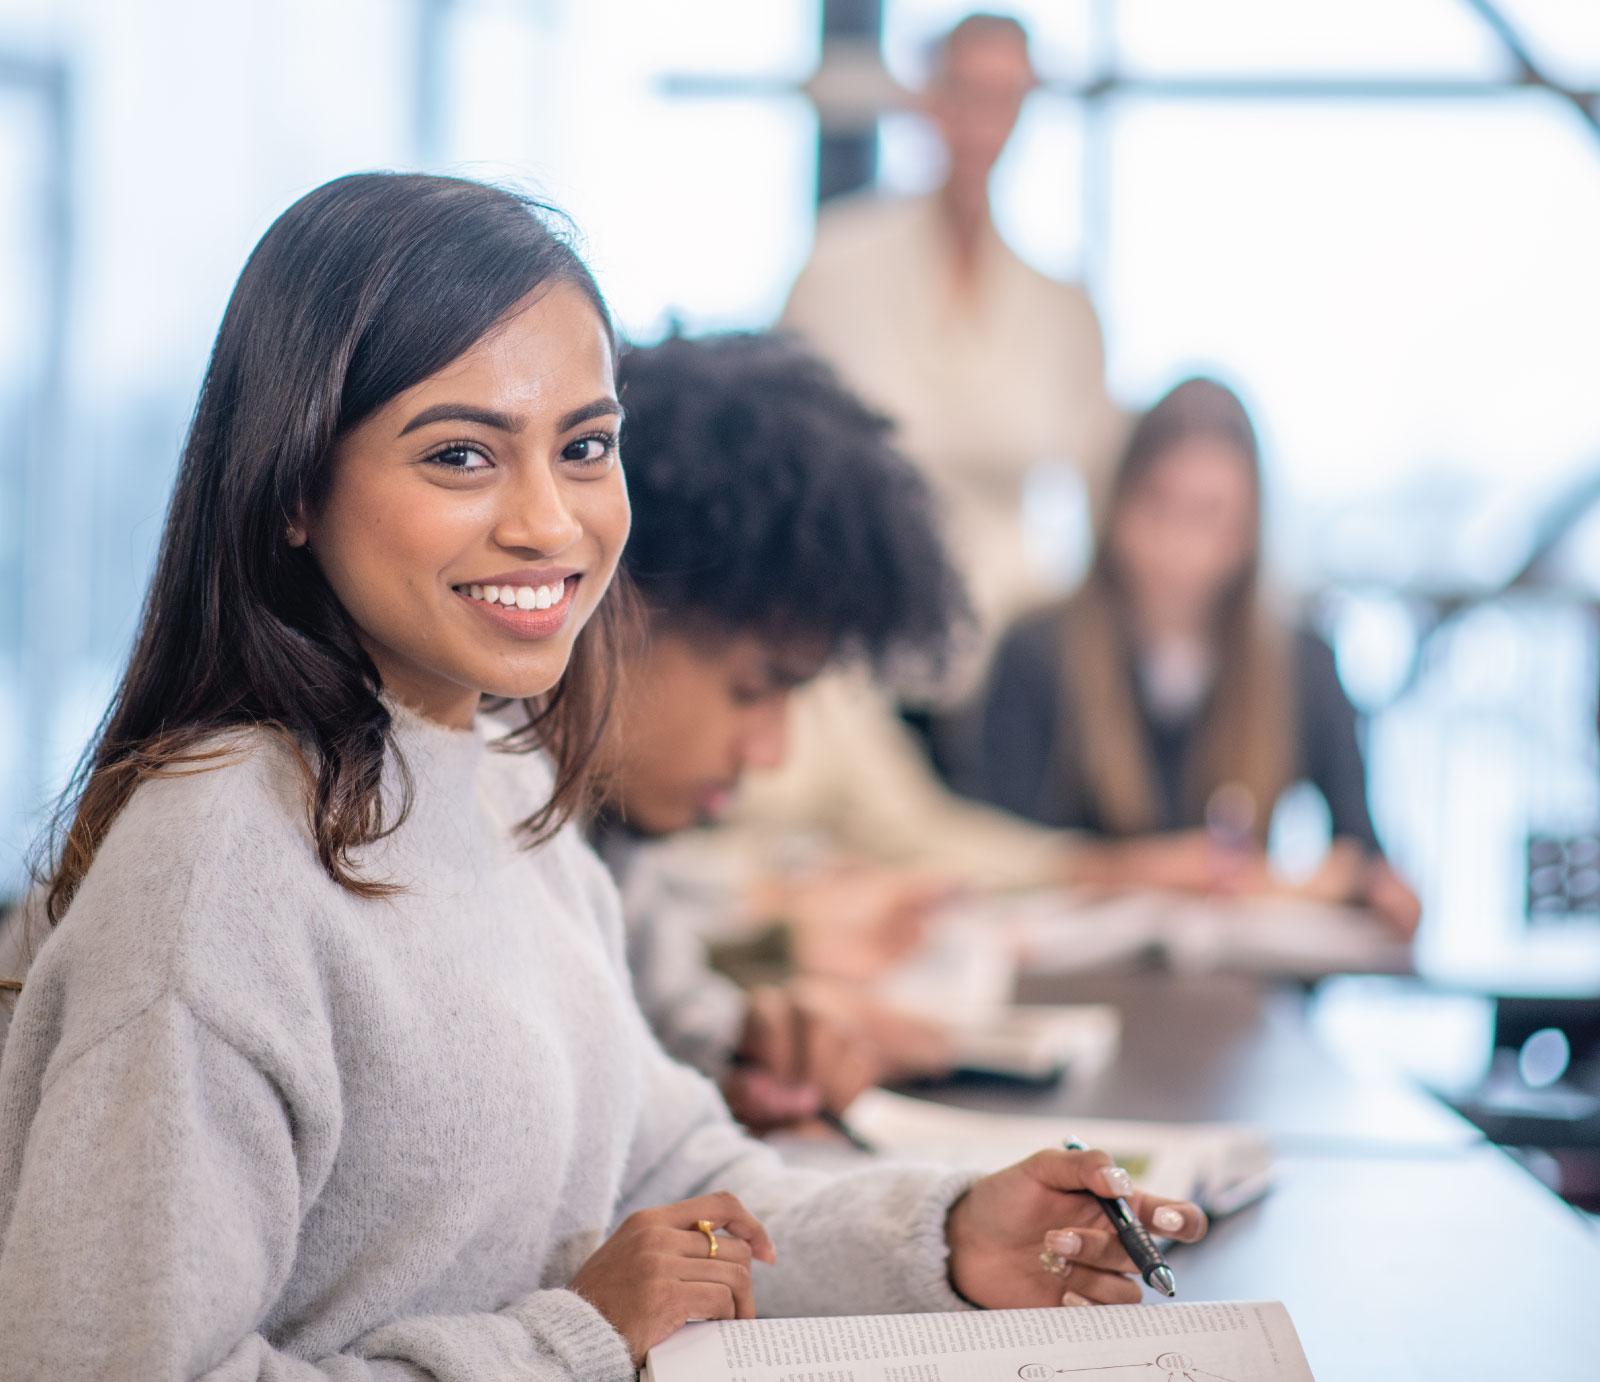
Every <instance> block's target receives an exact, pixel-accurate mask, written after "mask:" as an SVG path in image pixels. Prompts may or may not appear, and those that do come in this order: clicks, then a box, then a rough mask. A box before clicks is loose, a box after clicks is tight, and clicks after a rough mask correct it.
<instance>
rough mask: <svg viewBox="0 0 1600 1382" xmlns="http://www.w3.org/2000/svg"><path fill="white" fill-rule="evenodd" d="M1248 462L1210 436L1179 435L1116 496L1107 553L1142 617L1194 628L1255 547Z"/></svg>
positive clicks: (1167, 627)
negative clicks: (1184, 437) (1124, 492)
mask: <svg viewBox="0 0 1600 1382" xmlns="http://www.w3.org/2000/svg"><path fill="white" fill-rule="evenodd" d="M1257 522H1258V520H1257V514H1256V494H1255V485H1254V482H1253V480H1252V476H1251V467H1250V463H1249V461H1248V460H1247V459H1246V458H1245V457H1244V456H1242V455H1241V454H1240V453H1239V452H1238V450H1237V449H1236V448H1234V447H1233V446H1230V445H1229V444H1228V443H1226V442H1224V441H1222V440H1220V439H1215V438H1210V437H1196V438H1193V439H1191V440H1188V441H1183V442H1179V443H1178V444H1177V445H1175V446H1174V447H1172V448H1171V450H1169V451H1167V452H1166V453H1165V454H1164V455H1163V456H1161V457H1160V459H1158V460H1157V461H1155V462H1154V463H1153V464H1152V465H1151V466H1150V468H1149V469H1148V470H1146V472H1145V474H1144V476H1143V477H1142V478H1141V479H1140V480H1139V482H1138V483H1137V484H1136V485H1135V486H1134V487H1133V489H1132V490H1131V491H1130V492H1129V493H1128V494H1127V496H1126V497H1125V498H1124V499H1123V501H1122V504H1121V507H1120V510H1119V512H1118V514H1117V516H1116V519H1115V521H1114V522H1113V524H1112V530H1111V555H1112V559H1113V562H1114V564H1115V566H1116V570H1117V573H1118V576H1119V577H1120V579H1121V581H1122V583H1123V585H1124V587H1125V588H1126V590H1127V592H1128V594H1129V597H1130V598H1131V599H1132V601H1133V604H1134V607H1135V610H1136V612H1137V614H1138V616H1139V619H1140V622H1141V624H1143V625H1144V626H1145V627H1147V628H1148V627H1154V628H1158V629H1161V630H1164V631H1167V632H1174V631H1183V632H1190V633H1199V632H1201V631H1202V630H1203V628H1204V625H1205V624H1206V622H1207V621H1208V620H1209V619H1210V617H1211V614H1212V611H1213V610H1214V609H1215V607H1216V602H1217V600H1218V599H1219V598H1220V597H1221V595H1222V594H1223V592H1224V591H1225V590H1226V589H1227V587H1228V585H1229V584H1230V583H1231V582H1232V581H1233V580H1234V579H1235V578H1237V577H1238V575H1239V574H1240V573H1241V572H1242V571H1243V570H1244V568H1245V565H1246V563H1248V562H1249V560H1250V558H1251V556H1252V554H1253V553H1254V552H1255V549H1256V540H1257V537H1256V534H1257Z"/></svg>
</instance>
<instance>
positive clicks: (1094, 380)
mask: <svg viewBox="0 0 1600 1382" xmlns="http://www.w3.org/2000/svg"><path fill="white" fill-rule="evenodd" d="M1036 85H1037V77H1036V75H1035V73H1034V70H1033V64H1032V61H1031V59H1030V56H1029V51H1028V35H1027V31H1026V30H1025V29H1024V28H1023V27H1022V25H1021V24H1019V23H1018V22H1017V21H1016V20H1015V19H1011V18H1008V17H1004V16H1000V15H993V14H973V15H969V16H968V17H967V18H965V19H963V20H962V21H961V22H960V23H959V24H957V25H956V26H955V27H954V28H953V29H952V30H951V31H950V32H949V33H948V34H947V35H945V37H944V38H943V39H942V40H940V42H939V43H938V44H937V45H936V47H935V49H934V60H933V71H932V75H931V77H930V80H929V82H928V84H927V88H926V90H925V92H924V97H923V102H922V110H923V113H924V114H925V115H926V116H927V118H928V120H929V121H930V122H931V124H932V125H933V128H934V130H935V131H936V132H937V135H938V138H939V142H940V144H941V146H942V147H943V149H944V153H945V165H946V166H945V176H944V181H943V183H942V184H941V185H940V186H939V188H938V189H937V190H935V191H933V192H932V193H929V194H928V195H926V196H922V197H915V198H910V199H893V200H889V199H880V198H861V199H854V200H851V201H848V202H842V203H840V204H838V205H836V206H834V207H832V208H829V209H828V210H826V211H824V212H823V213H822V215H821V216H820V218H819V219H818V224H817V235H816V244H815V247H814V249H813V251H812V254H811V259H810V261H809V262H808V263H807V264H806V266H805V268H804V269H803V270H802V271H801V274H800V277H799V278H798V280H797V281H796V283H795V285H794V289H793V291H792V293H791V294H790V297H789V302H788V306H787V307H786V308H785V309H784V313H783V319H782V322H783V325H784V326H786V327H789V328H791V329H793V330H795V331H797V332H799V333H800V334H801V335H802V336H803V337H804V338H805V339H806V340H807V341H809V342H810V343H811V344H812V345H813V346H814V347H815V348H816V349H817V350H818V351H819V352H820V353H821V355H822V356H823V358H824V359H826V360H828V361H829V362H831V363H832V364H833V365H834V367H835V368H836V369H838V371H839V372H840V374H841V375H842V376H843V378H844V380H845V382H846V383H847V384H849V385H850V386H851V387H852V388H854V389H855V390H856V391H857V392H859V393H860V394H861V395H862V397H863V398H865V399H866V400H867V401H868V402H869V403H871V404H872V405H874V406H875V407H877V408H880V409H881V410H882V411H884V412H886V413H887V414H888V415H889V416H890V417H891V418H893V419H894V421H895V422H896V424H897V425H898V426H899V427H900V429H901V441H902V445H903V447H904V449H905V451H906V453H907V455H909V456H910V457H911V459H912V460H913V461H914V462H915V463H916V464H918V465H919V466H921V467H922V469H923V470H924V471H925V472H926V474H927V475H928V476H929V478H930V479H931V480H932V481H933V482H934V484H935V486H936V488H937V489H938V491H939V493H940V497H941V499H942V500H943V501H944V503H945V504H946V506H947V509H948V512H949V515H950V518H951V520H952V522H951V528H950V538H951V541H952V544H953V546H954V549H955V551H956V554H957V556H958V558H959V559H960V562H961V565H962V569H963V573H964V574H965V575H966V577H967V580H968V584H969V586H970V588H971V590H972V593H973V600H974V604H975V606H976V611H977V615H978V618H979V621H980V625H981V632H983V633H985V634H989V635H990V636H992V635H993V634H994V633H997V632H998V628H999V626H1000V625H1001V624H1003V622H1004V621H1005V620H1007V619H1008V618H1009V617H1010V616H1011V615H1013V614H1015V613H1016V612H1017V611H1018V610H1019V609H1021V608H1023V607H1024V606H1026V605H1027V604H1029V603H1030V602H1032V601H1033V600H1035V599H1037V598H1038V597H1039V596H1040V595H1041V594H1042V593H1043V592H1042V591H1041V588H1040V579H1039V575H1038V573H1036V572H1033V571H1031V570H1030V569H1029V567H1028V564H1027V562H1026V560H1025V544H1024V542H1023V529H1022V495H1023V484H1024V481H1025V480H1026V478H1027V476H1028V473H1029V472H1030V471H1031V470H1032V469H1033V468H1034V467H1036V466H1037V465H1038V464H1039V463H1041V462H1046V461H1053V462H1057V463H1066V464H1068V465H1070V466H1072V467H1073V468H1074V469H1076V470H1077V471H1078V472H1079V473H1080V474H1082V475H1084V476H1086V477H1087V476H1088V475H1089V474H1090V473H1091V472H1093V471H1095V470H1096V469H1098V468H1100V467H1102V466H1103V465H1104V463H1105V462H1106V460H1107V459H1109V457H1110V454H1111V452H1112V451H1113V450H1114V449H1115V447H1116V445H1117V442H1118V439H1119V436H1120V433H1121V430H1122V420H1121V416H1120V414H1119V413H1118V410H1117V408H1116V407H1115V405H1114V404H1113V403H1112V402H1111V400H1110V399H1109V397H1108V396H1107V393H1106V387H1105V361H1104V354H1103V347H1102V343H1101V333H1100V323H1099V320H1098V318H1097V317H1096V315H1095V310H1094V307H1093V305H1092V304H1091V303H1090V301H1089V298H1088V296H1087V295H1086V294H1085V293H1084V291H1083V290H1082V289H1081V288H1080V287H1077V286H1076V285H1073V284H1067V283H1061V282H1057V281H1056V280H1054V279H1052V278H1049V277H1046V276H1045V275H1044V274H1041V273H1039V272H1038V271H1037V270H1035V269H1032V268H1030V267H1029V266H1028V265H1027V264H1025V263H1024V262H1023V261H1022V260H1021V259H1020V258H1019V257H1018V256H1017V255H1016V254H1015V253H1014V252H1013V251H1012V250H1011V248H1010V247H1009V246H1007V245H1006V243H1005V242H1004V241H1003V240H1002V239H1001V238H1000V235H999V233H998V231H997V230H996V229H995V224H994V217H993V214H992V211H991V207H990V201H989V180H990V176H991V174H992V173H993V171H994V167H995V165H996V163H997V162H998V161H999V159H1000V156H1001V154H1002V152H1003V151H1004V149H1005V147H1006V144H1007V142H1008V141H1009V139H1010V138H1011V134H1012V132H1013V130H1014V129H1015V128H1016V124H1017V119H1018V116H1019V115H1020V113H1021V110H1022V105H1023V102H1024V100H1025V99H1026V98H1027V96H1028V94H1029V92H1031V91H1032V90H1033V89H1034V87H1035V86H1036Z"/></svg>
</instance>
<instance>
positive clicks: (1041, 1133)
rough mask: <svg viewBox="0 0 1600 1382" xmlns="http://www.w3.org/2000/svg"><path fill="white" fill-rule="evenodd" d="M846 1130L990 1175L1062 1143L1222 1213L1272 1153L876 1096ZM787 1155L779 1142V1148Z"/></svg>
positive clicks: (1258, 1180)
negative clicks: (1105, 1156) (1106, 1156)
mask: <svg viewBox="0 0 1600 1382" xmlns="http://www.w3.org/2000/svg"><path fill="white" fill-rule="evenodd" d="M846 1117H847V1119H848V1121H849V1123H850V1126H851V1128H852V1129H853V1130H854V1131H855V1132H856V1133H858V1134H859V1135H860V1136H861V1137H862V1138H864V1139H865V1140H866V1141H867V1142H870V1143H871V1144H872V1145H873V1147H874V1148H876V1149H877V1150H878V1151H879V1152H881V1153H882V1154H884V1155H887V1156H891V1157H895V1158H898V1159H901V1160H907V1161H913V1160H914V1161H933V1162H938V1163H940V1164H941V1165H950V1166H958V1167H966V1168H970V1169H972V1170H977V1171H994V1170H998V1169H999V1168H1000V1167H1002V1166H1009V1165H1011V1163H1012V1162H1015V1161H1020V1160H1022V1158H1023V1157H1025V1156H1028V1155H1029V1154H1031V1153H1033V1152H1036V1151H1038V1150H1039V1149H1040V1148H1041V1147H1059V1146H1060V1145H1061V1142H1062V1139H1063V1138H1065V1137H1067V1136H1069V1135H1070V1136H1072V1137H1080V1138H1082V1139H1083V1140H1084V1141H1085V1142H1087V1143H1088V1144H1089V1145H1090V1146H1091V1147H1099V1148H1101V1149H1103V1150H1104V1151H1107V1152H1109V1153H1110V1154H1111V1156H1112V1157H1113V1159H1114V1160H1115V1161H1116V1162H1117V1164H1118V1165H1119V1166H1123V1167H1126V1168H1127V1171H1128V1174H1129V1175H1131V1176H1132V1177H1133V1178H1134V1180H1135V1181H1137V1182H1138V1185H1139V1188H1140V1189H1141V1190H1148V1191H1150V1192H1151V1193H1152V1194H1155V1195H1164V1196H1166V1197H1168V1198H1170V1199H1179V1200H1193V1201H1195V1202H1196V1203H1197V1204H1199V1205H1200V1206H1201V1207H1202V1208H1203V1209H1205V1210H1206V1212H1207V1213H1209V1214H1212V1215H1216V1216H1220V1215H1223V1214H1230V1213H1232V1212H1233V1211H1234V1210H1236V1209H1241V1208H1243V1207H1244V1206H1245V1205H1246V1204H1249V1203H1250V1202H1251V1201H1253V1200H1255V1199H1258V1198H1259V1197H1260V1196H1261V1195H1262V1193H1263V1192H1264V1191H1265V1190H1266V1189H1267V1186H1268V1184H1269V1182H1270V1180H1271V1176H1272V1149H1271V1147H1270V1145H1269V1144H1268V1142H1267V1140H1266V1138H1265V1137H1264V1136H1262V1135H1261V1134H1260V1133H1258V1132H1256V1131H1255V1130H1253V1129H1251V1128H1247V1127H1243V1126H1241V1125H1238V1124H1233V1123H1147V1122H1133V1121H1121V1120H1113V1119H1107V1118H1077V1117H1072V1118H1051V1117H1045V1116H1043V1115H1039V1114H1002V1113H979V1112H975V1111H974V1110H971V1109H963V1108H952V1107H950V1106H949V1105H948V1104H936V1103H932V1102H930V1101H928V1100H926V1099H912V1098H908V1097H907V1096H905V1095H903V1094H894V1093H891V1092H890V1091H888V1090H883V1089H869V1090H867V1091H866V1092H865V1093H863V1094H862V1095H861V1096H860V1097H859V1098H858V1099H857V1100H856V1101H855V1102H854V1103H853V1104H851V1105H850V1109H849V1112H848V1113H847V1115H846ZM784 1154H785V1156H789V1155H790V1152H789V1150H788V1144H785V1148H784Z"/></svg>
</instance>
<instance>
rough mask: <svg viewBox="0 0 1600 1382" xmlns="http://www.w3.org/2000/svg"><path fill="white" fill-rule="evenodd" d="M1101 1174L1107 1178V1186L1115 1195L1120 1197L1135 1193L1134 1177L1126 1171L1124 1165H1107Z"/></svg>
mask: <svg viewBox="0 0 1600 1382" xmlns="http://www.w3.org/2000/svg"><path fill="white" fill-rule="evenodd" d="M1100 1174H1101V1176H1102V1177H1103V1178H1104V1180H1105V1183H1106V1187H1107V1188H1108V1189H1109V1190H1110V1191H1111V1193H1112V1194H1113V1195H1116V1196H1118V1197H1119V1198H1120V1197H1121V1196H1123V1195H1131V1194H1133V1177H1132V1176H1130V1175H1129V1174H1128V1173H1127V1172H1126V1171H1124V1170H1123V1169H1122V1167H1120V1166H1107V1167H1106V1169H1105V1170H1104V1171H1102V1172H1101V1173H1100Z"/></svg>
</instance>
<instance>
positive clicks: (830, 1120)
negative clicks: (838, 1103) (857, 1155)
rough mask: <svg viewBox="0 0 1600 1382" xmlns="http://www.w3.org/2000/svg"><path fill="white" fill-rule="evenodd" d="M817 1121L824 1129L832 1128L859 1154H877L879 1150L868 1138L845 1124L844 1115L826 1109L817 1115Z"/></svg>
mask: <svg viewBox="0 0 1600 1382" xmlns="http://www.w3.org/2000/svg"><path fill="white" fill-rule="evenodd" d="M817 1121H818V1122H820V1123H821V1124H822V1125H823V1126H824V1127H828V1128H832V1129H833V1131H834V1132H836V1133H838V1134H839V1136H840V1137H842V1138H844V1140H845V1141H846V1142H848V1143H849V1144H850V1145H851V1146H852V1147H854V1148H855V1149H856V1150H857V1151H858V1152H869V1153H872V1154H873V1155H876V1154H877V1151H878V1149H877V1148H876V1147H874V1146H873V1145H872V1143H870V1142H868V1141H867V1139H866V1138H864V1137H863V1136H862V1135H861V1134H860V1133H858V1132H857V1131H856V1130H855V1129H854V1128H852V1127H851V1126H850V1125H849V1124H848V1123H847V1122H845V1121H844V1117H843V1115H841V1114H837V1113H835V1112H834V1111H833V1110H832V1109H826V1108H825V1109H823V1110H822V1112H821V1113H819V1114H818V1115H817Z"/></svg>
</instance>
